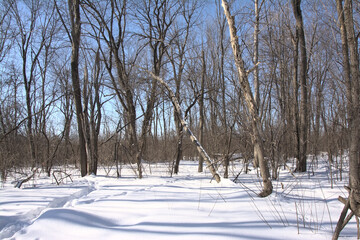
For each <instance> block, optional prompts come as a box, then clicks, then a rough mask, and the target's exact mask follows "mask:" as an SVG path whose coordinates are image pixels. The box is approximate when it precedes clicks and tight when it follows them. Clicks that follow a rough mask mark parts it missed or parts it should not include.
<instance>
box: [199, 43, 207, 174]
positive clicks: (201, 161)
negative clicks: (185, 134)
mask: <svg viewBox="0 0 360 240" xmlns="http://www.w3.org/2000/svg"><path fill="white" fill-rule="evenodd" d="M201 59H202V74H201V86H200V97H199V112H200V116H199V142H200V144H201V145H203V144H204V139H203V138H204V86H205V76H206V63H205V54H204V50H203V51H201ZM203 165H204V158H203V156H202V155H201V154H199V166H198V172H202V171H203Z"/></svg>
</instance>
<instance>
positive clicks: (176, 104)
mask: <svg viewBox="0 0 360 240" xmlns="http://www.w3.org/2000/svg"><path fill="white" fill-rule="evenodd" d="M147 72H148V73H149V74H150V75H151V77H152V78H153V79H155V80H156V81H158V82H159V83H160V84H161V85H162V86H164V87H165V88H166V90H167V91H168V93H169V96H170V100H171V102H172V104H173V105H174V108H175V111H176V113H177V115H178V117H179V119H180V122H181V125H182V127H183V129H184V131H185V132H186V133H188V134H189V137H190V139H191V141H192V142H193V143H194V144H195V146H196V149H197V150H198V152H199V153H200V155H201V156H202V157H203V158H204V160H205V163H206V165H207V168H209V170H210V172H211V174H212V176H213V178H214V179H215V180H216V182H220V176H219V174H218V173H217V172H216V170H215V167H214V164H213V163H212V161H211V159H210V157H209V155H208V154H207V152H206V151H205V149H204V148H203V147H202V145H201V144H200V142H199V141H198V140H197V138H196V137H195V135H194V134H193V133H192V131H191V130H190V128H189V126H188V123H187V122H186V121H185V119H184V118H183V114H182V109H181V106H180V104H179V102H178V100H177V98H176V96H175V94H174V92H173V91H172V90H171V88H170V87H169V85H168V84H167V83H166V82H165V81H164V80H163V79H162V78H160V77H158V76H156V75H155V74H153V73H152V72H149V71H147Z"/></svg>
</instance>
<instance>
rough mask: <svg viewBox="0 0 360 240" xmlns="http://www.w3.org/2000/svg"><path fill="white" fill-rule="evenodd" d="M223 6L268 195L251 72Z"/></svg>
mask: <svg viewBox="0 0 360 240" xmlns="http://www.w3.org/2000/svg"><path fill="white" fill-rule="evenodd" d="M222 7H223V9H224V12H225V16H226V19H227V22H228V25H229V30H230V41H231V47H232V50H233V54H234V59H235V65H236V68H237V71H238V74H239V84H240V87H241V90H242V91H243V94H244V98H245V102H246V106H247V108H248V111H249V113H250V117H251V127H252V134H253V139H254V153H255V157H257V158H258V160H259V166H260V171H261V176H262V179H263V190H262V192H261V193H260V194H259V196H261V197H266V196H268V195H270V194H271V193H272V183H271V179H270V172H269V167H268V163H267V161H266V160H265V158H264V146H263V140H262V138H261V127H260V118H259V115H258V113H257V108H258V106H257V105H256V101H255V99H254V95H253V93H252V90H251V88H250V84H249V80H248V74H249V73H250V72H249V71H247V70H245V64H244V60H243V58H242V56H241V51H240V45H239V40H238V36H237V30H236V27H235V18H234V17H233V16H232V15H231V14H230V9H229V4H228V2H227V1H226V0H222Z"/></svg>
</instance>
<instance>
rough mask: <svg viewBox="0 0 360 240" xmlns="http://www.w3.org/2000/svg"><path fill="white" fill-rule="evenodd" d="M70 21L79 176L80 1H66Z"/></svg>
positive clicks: (81, 138)
mask: <svg viewBox="0 0 360 240" xmlns="http://www.w3.org/2000/svg"><path fill="white" fill-rule="evenodd" d="M68 5H69V13H70V21H71V78H72V83H73V90H74V101H75V109H76V120H77V125H78V135H79V148H80V171H81V176H82V177H84V176H86V174H87V155H86V144H85V136H84V130H83V116H82V105H81V89H80V78H79V49H80V33H81V23H80V1H79V0H68Z"/></svg>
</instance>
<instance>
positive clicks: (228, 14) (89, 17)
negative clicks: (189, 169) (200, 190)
mask: <svg viewBox="0 0 360 240" xmlns="http://www.w3.org/2000/svg"><path fill="white" fill-rule="evenodd" d="M359 10H360V2H359V1H358V0H345V1H343V0H315V1H312V0H303V1H301V0H246V1H236V0H235V1H231V0H230V1H224V0H223V1H218V0H214V1H212V0H206V1H200V0H102V1H95V0H68V1H65V0H53V1H41V0H3V1H1V3H0V36H1V37H0V90H1V95H0V141H1V143H0V174H1V179H2V181H3V182H5V181H6V180H7V178H8V177H9V176H12V175H13V174H15V173H17V174H18V173H24V169H31V171H30V174H29V173H26V174H25V173H24V174H23V175H24V176H25V178H24V179H23V181H24V180H25V181H28V180H29V179H31V178H32V177H33V176H34V174H35V173H37V172H44V173H46V174H47V175H48V176H51V174H52V173H53V172H54V171H55V170H54V169H57V170H56V171H59V170H58V169H59V167H60V169H61V166H76V168H78V169H79V170H80V173H81V176H82V177H85V176H87V175H97V171H98V169H99V168H103V167H104V168H105V167H108V166H113V167H114V168H116V174H117V177H121V175H122V169H123V168H124V166H131V169H132V172H133V175H134V176H135V177H136V178H139V179H141V178H143V176H144V169H145V168H146V166H147V165H148V164H153V163H165V164H167V165H168V166H169V170H168V174H169V176H173V175H174V176H176V175H177V174H179V173H180V172H181V171H182V166H181V161H184V160H192V161H197V162H198V167H197V171H198V172H203V171H204V170H205V169H204V168H206V169H210V171H211V172H212V177H213V178H214V179H216V180H217V181H220V178H224V179H226V178H229V176H230V175H233V174H235V176H236V174H237V173H234V172H232V173H231V174H230V172H231V171H233V170H232V169H231V165H232V164H233V162H240V163H241V165H242V166H243V167H244V169H245V170H244V171H245V172H246V173H247V172H248V171H250V170H251V168H252V167H254V168H259V169H260V173H261V174H259V178H261V179H262V180H261V181H262V189H261V190H260V193H259V196H260V197H266V196H269V195H271V193H272V190H273V185H272V181H273V180H277V179H278V178H279V174H280V170H281V169H285V168H288V166H290V165H291V164H292V163H293V164H294V168H293V170H292V171H293V172H294V173H304V172H308V173H311V172H312V173H314V171H315V170H314V168H315V167H316V166H317V165H318V161H319V159H318V156H320V155H321V154H322V153H326V154H327V155H328V158H327V164H328V165H329V166H330V169H331V171H336V172H338V174H339V175H338V176H339V180H340V181H343V180H345V181H349V188H348V189H349V194H350V195H351V194H353V192H354V191H357V190H356V189H358V188H359V182H360V176H359V169H360V167H359V133H360V132H359V130H360V129H359V128H360V108H359V107H360V106H359V94H360V85H359V78H360V71H359V65H360V63H359V44H358V39H359V36H360V11H359ZM189 135H190V138H189ZM204 163H205V165H204ZM345 166H348V169H349V174H348V175H347V174H346V175H345V176H346V179H343V172H344V168H345ZM220 168H221V169H222V170H221V176H220V175H219V174H218V173H217V170H218V169H220ZM344 178H345V177H344ZM21 184H22V183H20V186H21ZM351 196H352V195H351ZM349 199H353V197H349ZM343 202H344V204H345V207H346V206H347V208H350V209H351V210H352V211H353V212H355V215H356V216H359V215H360V214H358V213H356V212H357V211H359V209H360V208H358V207H357V205H358V204H360V201H357V202H355V203H352V202H351V201H350V200H346V199H345V200H343ZM340 226H341V225H340Z"/></svg>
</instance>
